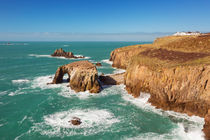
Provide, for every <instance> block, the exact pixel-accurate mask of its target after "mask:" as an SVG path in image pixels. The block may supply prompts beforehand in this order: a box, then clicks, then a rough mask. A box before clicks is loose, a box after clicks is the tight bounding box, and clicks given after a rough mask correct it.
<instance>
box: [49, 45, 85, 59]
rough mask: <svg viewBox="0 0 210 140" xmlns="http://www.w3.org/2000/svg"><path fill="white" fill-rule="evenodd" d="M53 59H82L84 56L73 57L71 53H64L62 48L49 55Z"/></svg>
mask: <svg viewBox="0 0 210 140" xmlns="http://www.w3.org/2000/svg"><path fill="white" fill-rule="evenodd" d="M51 56H53V57H65V58H75V59H77V58H84V56H74V54H73V53H72V52H65V51H64V50H63V49H62V48H60V49H56V50H55V52H54V53H53V54H51Z"/></svg>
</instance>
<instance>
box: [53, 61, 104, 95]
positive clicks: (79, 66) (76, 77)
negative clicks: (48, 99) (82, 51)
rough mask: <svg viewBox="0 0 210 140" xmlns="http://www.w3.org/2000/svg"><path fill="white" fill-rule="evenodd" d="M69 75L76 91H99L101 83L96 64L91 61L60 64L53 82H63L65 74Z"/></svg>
mask: <svg viewBox="0 0 210 140" xmlns="http://www.w3.org/2000/svg"><path fill="white" fill-rule="evenodd" d="M66 73H67V74H68V76H69V78H70V79H69V85H70V87H71V89H73V90H75V91H76V92H79V91H86V90H89V91H90V92H91V93H98V92H100V90H101V85H100V83H99V80H98V72H97V69H96V66H95V65H94V64H92V63H90V62H89V61H77V62H73V63H70V64H67V65H63V66H60V67H59V68H58V69H57V71H56V73H55V76H54V79H53V81H52V84H59V83H62V82H63V76H64V74H66Z"/></svg>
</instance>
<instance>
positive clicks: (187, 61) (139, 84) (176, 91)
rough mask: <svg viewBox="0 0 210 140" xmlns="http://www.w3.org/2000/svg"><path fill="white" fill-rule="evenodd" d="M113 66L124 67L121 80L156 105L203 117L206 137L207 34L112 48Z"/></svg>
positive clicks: (209, 96) (209, 128)
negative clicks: (145, 94) (147, 94)
mask: <svg viewBox="0 0 210 140" xmlns="http://www.w3.org/2000/svg"><path fill="white" fill-rule="evenodd" d="M110 60H111V61H113V65H112V66H113V67H116V68H122V69H126V73H125V76H124V84H125V86H126V90H127V91H128V93H130V94H132V95H133V96H134V97H138V96H139V95H140V94H141V92H147V93H149V94H150V95H151V96H150V99H149V102H150V103H151V104H152V105H154V106H156V107H157V108H162V109H164V110H173V111H176V112H181V113H187V114H188V115H198V116H200V117H205V125H204V130H203V131H204V132H205V134H206V138H207V139H210V135H209V134H210V119H209V118H210V117H209V116H210V34H196V35H173V36H166V37H162V38H157V39H156V40H155V41H154V43H153V44H144V45H134V46H127V47H123V48H118V49H115V50H114V51H112V52H111V57H110Z"/></svg>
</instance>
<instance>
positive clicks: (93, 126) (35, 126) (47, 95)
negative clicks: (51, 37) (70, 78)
mask: <svg viewBox="0 0 210 140" xmlns="http://www.w3.org/2000/svg"><path fill="white" fill-rule="evenodd" d="M10 43H11V44H9V45H8V44H6V42H0V140H13V139H15V140H37V139H41V140H45V139H46V140H47V139H53V140H57V139H64V140H65V139H68V140H69V139H72V140H80V139H85V140H133V139H134V140H147V139H148V140H157V139H158V140H168V139H173V140H200V139H203V135H204V134H203V132H202V128H203V124H204V119H203V118H200V117H196V116H191V117H189V116H187V115H185V114H180V113H175V112H173V111H163V110H161V109H155V107H153V106H151V105H150V103H148V102H147V101H148V99H149V96H150V95H149V94H148V93H141V96H140V97H138V98H133V97H132V96H131V95H129V94H128V93H127V91H126V90H125V89H124V88H125V86H124V85H116V86H106V87H104V90H102V91H101V92H100V93H99V94H90V93H88V92H79V93H75V92H74V91H72V90H71V89H70V88H68V87H67V83H63V84H58V85H47V83H48V82H51V81H52V79H53V76H54V74H55V72H56V70H57V68H58V67H59V66H61V65H64V64H68V63H71V62H74V61H80V60H89V61H90V62H93V63H95V62H100V63H102V67H98V68H97V69H98V72H99V74H101V73H104V74H111V73H120V72H123V71H124V70H120V69H114V68H112V67H111V62H110V61H109V56H110V52H111V51H112V50H114V49H115V48H119V47H122V46H128V45H135V44H141V43H148V42H10ZM58 48H63V49H64V50H65V51H71V52H73V53H74V54H75V55H84V56H85V58H84V59H66V58H52V57H51V56H50V54H52V53H53V52H54V51H55V49H58ZM72 117H79V118H80V119H81V120H82V123H81V125H79V126H73V125H71V124H69V122H68V121H69V120H70V119H71V118H72Z"/></svg>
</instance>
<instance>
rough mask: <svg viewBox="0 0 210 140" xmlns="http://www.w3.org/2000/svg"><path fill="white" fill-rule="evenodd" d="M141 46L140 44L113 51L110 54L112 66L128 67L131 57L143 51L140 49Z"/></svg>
mask: <svg viewBox="0 0 210 140" xmlns="http://www.w3.org/2000/svg"><path fill="white" fill-rule="evenodd" d="M139 47H140V46H139V45H135V46H128V47H123V48H119V49H116V50H114V51H112V52H111V55H110V61H113V64H112V66H113V67H117V68H121V69H126V67H127V65H128V63H129V59H130V57H131V56H134V55H136V54H138V53H139V52H140V51H141V50H140V49H138V48H139Z"/></svg>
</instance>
